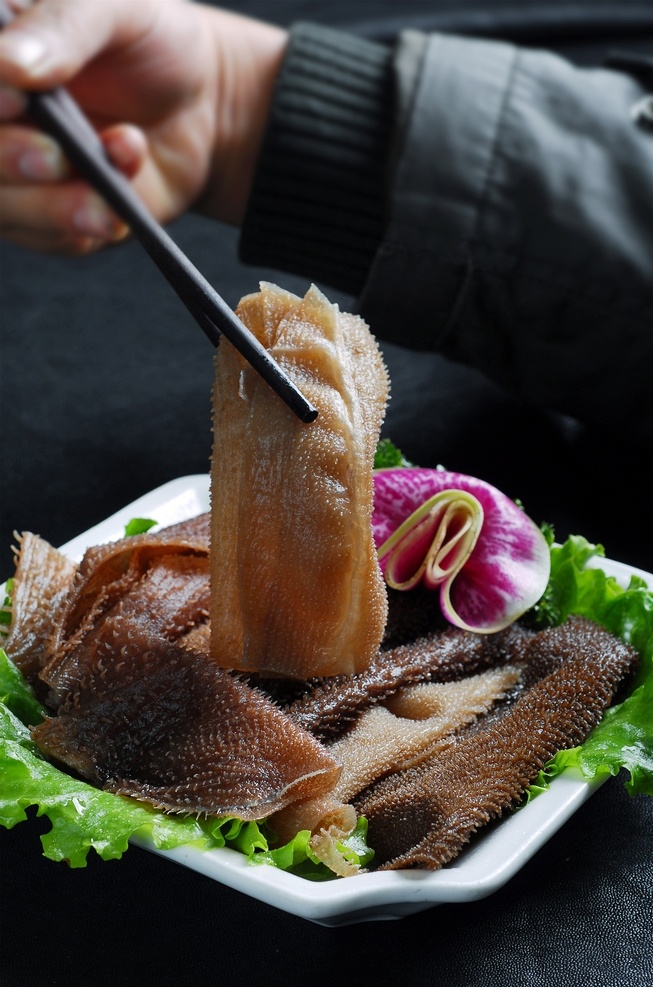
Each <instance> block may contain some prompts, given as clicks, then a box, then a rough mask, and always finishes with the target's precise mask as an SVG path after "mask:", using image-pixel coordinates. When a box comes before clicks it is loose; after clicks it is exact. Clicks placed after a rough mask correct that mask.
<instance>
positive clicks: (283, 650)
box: [211, 284, 389, 679]
mask: <svg viewBox="0 0 653 987" xmlns="http://www.w3.org/2000/svg"><path fill="white" fill-rule="evenodd" d="M237 313H238V315H239V316H240V318H241V319H242V320H243V322H244V323H245V324H246V325H247V326H248V327H249V328H250V329H251V330H252V332H253V333H254V334H255V335H256V337H257V338H258V339H259V340H260V342H261V343H262V344H263V345H264V346H265V347H266V349H268V351H269V352H270V353H271V354H272V356H273V357H274V358H275V359H276V360H277V362H278V363H279V364H280V366H281V367H282V368H283V370H284V371H285V372H286V373H287V374H288V375H289V376H290V377H291V378H292V379H293V380H294V381H295V383H297V385H298V386H299V387H300V388H301V390H302V391H303V393H304V394H305V396H306V397H307V398H308V399H309V400H310V401H311V402H312V403H313V404H314V405H315V406H316V407H317V408H318V412H319V414H318V418H317V421H316V422H314V423H313V424H311V425H305V424H302V423H301V422H299V421H298V420H297V419H296V418H295V416H294V415H293V414H292V412H290V411H289V410H288V409H287V407H286V406H285V405H284V404H283V403H282V402H281V401H280V400H279V398H278V397H277V395H276V394H274V392H273V391H272V390H271V388H270V387H269V386H268V385H267V384H266V383H265V382H264V381H263V380H262V379H261V378H260V377H259V376H258V375H257V374H256V373H255V372H254V371H253V370H251V368H250V367H249V366H248V365H247V364H246V363H245V361H244V360H243V358H242V357H241V356H240V354H239V353H238V352H237V351H236V350H235V349H234V348H233V347H232V346H231V345H230V344H229V343H227V342H226V341H225V342H224V343H221V345H220V348H219V351H218V354H217V357H216V377H215V391H214V446H213V456H212V468H211V516H212V531H211V538H212V542H211V578H212V586H213V588H212V606H211V638H212V641H211V653H212V656H213V657H214V659H215V660H216V661H217V662H218V663H219V664H221V665H223V666H224V667H226V668H238V669H242V670H248V671H257V672H260V673H261V674H265V675H278V676H288V677H291V678H299V679H306V678H310V677H312V676H325V675H336V674H352V673H354V672H357V671H360V670H362V669H364V668H365V667H367V665H368V664H369V662H370V661H371V660H372V658H373V657H374V656H375V655H376V653H377V651H378V648H379V644H380V642H381V639H382V637H383V633H384V628H385V623H386V617H387V600H386V591H385V586H384V584H383V579H382V576H381V573H380V570H379V565H378V561H377V557H376V551H375V547H374V541H373V537H372V530H371V515H372V500H373V479H372V469H373V462H374V452H375V449H376V444H377V441H378V436H379V432H380V428H381V423H382V420H383V416H384V413H385V406H386V402H387V398H388V387H389V385H388V377H387V373H386V369H385V366H384V363H383V360H382V357H381V354H380V352H379V349H378V347H377V344H376V342H375V340H374V338H373V337H372V336H371V334H370V332H369V330H368V328H367V326H366V324H365V323H364V322H363V321H362V320H361V319H359V318H357V317H356V316H352V315H346V314H343V313H341V312H340V311H339V309H338V307H337V306H335V305H332V304H331V303H330V302H329V301H328V300H327V299H326V298H325V297H324V295H323V294H322V293H321V292H320V291H318V289H317V288H315V287H312V288H310V289H309V291H308V292H307V293H306V295H305V297H304V298H298V297H297V296H295V295H292V294H290V293H288V292H286V291H283V290H281V289H279V288H277V287H275V286H274V285H269V284H263V285H262V286H261V290H260V292H258V293H256V294H254V295H249V296H247V297H246V298H244V299H243V300H242V301H241V303H240V305H239V307H238V309H237Z"/></svg>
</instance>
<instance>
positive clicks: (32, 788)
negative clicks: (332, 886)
mask: <svg viewBox="0 0 653 987" xmlns="http://www.w3.org/2000/svg"><path fill="white" fill-rule="evenodd" d="M0 699H1V702H0V825H2V826H5V827H6V828H7V829H11V828H12V827H13V826H15V825H16V823H19V822H23V821H24V820H25V819H27V811H26V810H27V809H29V808H30V807H31V806H36V807H37V814H38V815H39V816H41V815H45V816H47V817H48V818H49V820H50V822H51V824H52V828H51V829H50V830H49V831H48V832H47V833H45V834H44V835H43V836H42V837H41V843H42V845H43V852H44V855H45V856H46V857H48V858H49V859H50V860H56V861H60V860H65V861H67V863H68V864H69V865H70V866H71V867H85V866H86V864H87V858H88V854H89V852H90V850H94V851H95V852H96V853H97V854H98V855H99V856H100V857H101V858H102V859H103V860H115V859H119V858H120V857H121V856H122V855H123V853H124V852H125V851H126V850H127V849H128V846H129V840H130V838H131V837H133V836H138V837H141V838H144V839H146V840H150V841H151V842H152V843H153V844H154V846H155V847H157V848H158V849H160V850H170V849H172V848H174V847H178V846H185V845H188V844H192V845H195V846H197V847H199V848H200V849H203V850H212V849H220V848H221V847H229V848H231V849H233V850H238V851H239V852H240V853H242V854H244V855H245V856H246V857H247V858H248V860H250V861H251V862H258V861H259V860H260V861H265V862H268V863H273V864H274V866H275V867H281V868H284V869H289V870H292V872H293V873H297V874H304V876H308V877H310V878H311V879H313V880H327V879H332V878H334V877H335V875H334V874H333V873H332V872H331V871H330V870H329V869H328V868H327V867H326V866H325V865H324V864H323V863H321V862H320V861H319V860H318V859H317V858H316V857H315V856H314V855H313V854H312V853H311V851H310V848H308V846H306V847H303V848H302V834H299V836H298V837H297V838H296V840H297V843H296V846H295V847H294V848H293V847H292V846H291V845H289V849H286V848H284V847H281V848H280V849H279V850H275V851H270V850H269V845H270V841H271V837H272V833H271V831H270V830H269V828H268V827H267V826H266V824H265V823H264V822H261V823H258V822H253V821H244V820H242V819H236V818H233V817H228V818H209V819H195V818H193V817H187V816H184V817H182V816H175V815H168V814H166V813H163V812H158V811H157V810H156V809H153V808H150V807H149V806H147V805H146V804H145V803H143V802H138V801H137V800H136V799H132V798H128V797H125V796H121V795H114V794H113V793H111V792H103V791H101V790H99V789H97V788H94V787H93V786H92V785H89V784H87V783H86V782H84V781H80V780H78V779H76V778H74V777H72V776H71V775H69V774H67V773H66V772H64V771H61V770H59V768H57V767H55V765H53V764H51V763H50V762H49V761H47V760H46V759H45V758H44V757H43V756H42V755H41V753H40V751H39V750H38V748H37V747H36V745H35V744H34V742H33V741H32V739H31V736H30V732H29V730H28V728H27V726H26V725H25V724H30V725H35V724H37V723H40V722H41V721H42V720H43V718H44V716H45V715H47V714H46V711H45V710H44V709H43V707H42V706H41V705H40V703H39V702H38V701H37V699H36V698H35V696H34V693H33V692H32V689H31V688H30V686H29V685H28V684H27V683H26V682H25V680H24V678H23V676H22V675H21V673H20V671H19V670H18V669H17V668H16V666H15V665H14V664H13V662H12V661H11V659H10V658H9V657H8V656H7V655H6V654H5V652H4V651H2V650H0ZM366 832H367V827H366V825H363V824H362V823H361V822H359V826H358V827H357V829H356V830H355V831H354V832H353V833H352V834H351V836H350V837H348V838H347V840H344V841H343V842H342V844H340V845H339V849H340V852H341V853H342V854H343V856H344V857H345V858H346V859H348V860H351V861H352V862H355V863H359V864H360V865H361V866H364V865H365V863H367V861H368V860H369V859H370V857H371V851H370V849H369V847H367V846H366V844H365V834H366ZM308 836H310V834H308ZM293 842H295V841H293ZM306 843H308V840H306ZM268 854H272V856H268ZM286 863H287V868H286Z"/></svg>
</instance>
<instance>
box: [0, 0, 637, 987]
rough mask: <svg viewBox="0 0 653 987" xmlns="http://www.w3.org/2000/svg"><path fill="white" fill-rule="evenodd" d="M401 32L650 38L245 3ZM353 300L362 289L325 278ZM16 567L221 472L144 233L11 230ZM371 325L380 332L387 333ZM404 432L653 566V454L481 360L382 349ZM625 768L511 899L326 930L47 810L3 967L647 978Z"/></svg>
mask: <svg viewBox="0 0 653 987" xmlns="http://www.w3.org/2000/svg"><path fill="white" fill-rule="evenodd" d="M223 6H230V7H232V8H235V9H239V10H240V11H242V12H245V13H251V14H253V15H254V16H260V17H264V18H267V19H272V20H275V21H276V22H277V23H280V24H289V23H291V22H292V21H293V20H295V19H298V18H301V19H313V20H317V21H319V22H321V23H326V24H331V25H334V26H345V27H347V28H349V29H351V30H354V31H358V32H360V33H362V34H365V35H367V36H369V37H373V38H377V39H379V40H384V41H385V40H391V39H392V37H393V36H394V34H395V33H396V31H397V30H398V29H399V28H400V27H401V26H405V25H407V24H410V25H412V26H418V27H427V28H433V29H441V30H448V31H455V32H459V33H468V34H476V35H483V36H490V37H492V36H496V37H500V38H505V39H508V40H516V41H518V42H520V43H524V44H534V45H540V46H543V47H548V48H551V49H554V50H557V51H559V52H561V53H562V54H564V55H565V56H567V57H570V58H572V59H574V60H575V61H577V62H579V63H582V64H587V65H593V64H600V63H601V61H602V60H603V58H604V57H605V54H606V52H607V51H608V50H609V49H611V48H620V49H622V50H623V49H626V50H630V51H635V50H649V51H650V50H651V47H652V45H653V13H652V10H651V5H650V3H628V2H626V3H589V2H586V3H548V4H542V3H526V2H522V3H495V2H484V3H461V2H459V3H442V2H428V0H423V2H415V0H413V2H401V3H400V2H379V0H369V2H367V0H357V2H353V0H350V2H348V3H346V4H345V3H344V2H337V0H331V2H318V0H297V2H292V0H274V2H272V0H267V2H266V0H260V2H254V0H253V2H243V3H237V2H232V3H226V4H223ZM170 232H171V233H172V235H173V237H174V238H175V239H176V240H177V242H178V243H179V244H180V246H181V247H182V248H183V249H184V250H185V251H186V252H187V253H188V254H189V256H190V257H191V259H192V260H193V261H194V262H195V263H196V264H197V266H198V267H199V268H200V269H201V270H202V272H203V273H204V274H205V275H206V276H207V277H208V278H209V280H210V281H211V282H212V283H213V284H214V285H215V287H216V288H217V290H218V291H219V292H220V293H221V294H222V295H223V297H224V298H225V299H226V300H227V301H228V302H229V303H230V304H231V305H235V304H236V303H237V301H238V299H239V298H240V297H241V296H242V295H243V294H245V293H247V292H249V291H252V290H255V288H256V286H257V284H258V281H259V280H260V279H261V278H268V279H271V280H275V281H277V282H278V283H280V284H282V285H283V286H285V287H287V288H289V289H290V290H293V291H298V292H303V291H304V290H305V289H306V287H307V286H308V285H307V283H306V282H305V281H303V280H302V279H298V278H296V277H292V276H289V275H287V274H285V273H282V272H278V271H274V270H261V269H257V268H246V267H244V266H243V265H241V264H240V263H239V261H238V246H237V233H236V231H234V230H232V229H230V228H228V227H224V226H221V225H218V224H215V223H212V222H210V221H208V220H205V219H202V218H200V217H197V216H187V217H185V218H184V219H183V220H180V221H178V222H177V223H175V224H173V225H172V227H171V228H170ZM321 287H323V288H324V289H325V290H326V291H327V293H328V295H329V296H330V297H331V298H332V300H334V301H338V302H340V303H341V305H342V306H343V307H345V308H346V307H349V306H350V305H351V302H352V300H351V299H348V298H347V297H346V296H343V295H341V294H339V293H338V292H337V291H334V290H333V289H332V288H331V287H330V286H325V285H322V286H321ZM0 291H1V295H0V304H1V308H0V318H1V330H2V370H1V374H0V385H1V387H2V411H1V419H0V425H1V429H0V434H1V436H2V453H1V458H0V471H1V490H0V492H1V496H2V504H1V507H2V530H1V533H0V552H1V553H2V554H1V569H0V576H1V577H2V578H5V577H6V576H8V575H10V574H11V569H12V560H11V551H10V545H11V542H12V532H13V531H14V530H31V531H36V532H38V533H39V534H41V535H42V536H43V537H45V538H47V539H48V540H49V541H51V542H52V543H53V544H55V545H57V544H61V543H63V542H65V541H67V540H68V539H69V538H71V537H72V536H74V535H76V534H78V533H79V532H80V531H84V530H86V529H87V528H89V527H90V526H91V525H92V524H95V523H97V522H98V521H100V520H102V519H103V518H105V517H107V516H108V515H109V514H111V513H113V512H114V511H115V510H117V509H118V508H120V507H122V506H124V505H125V504H127V503H129V502H130V501H132V500H134V499H135V498H136V497H138V496H140V495H141V494H143V493H145V492H147V491H149V490H151V489H153V488H155V487H157V486H158V485H160V484H161V483H164V482H165V481H167V480H170V479H173V478H175V477H178V476H183V475H186V474H191V473H201V472H206V471H207V470H208V465H209V455H210V387H211V380H212V363H211V348H210V346H209V344H208V343H207V341H206V340H205V338H204V336H203V335H202V334H201V332H200V331H199V330H198V329H197V327H196V326H195V325H194V323H192V321H191V320H190V318H189V317H188V316H187V315H186V313H185V310H183V309H182V307H181V305H180V303H179V302H178V300H177V299H176V297H175V296H174V295H173V293H172V291H171V289H170V288H169V287H168V286H167V285H166V283H165V282H164V281H163V280H162V278H161V276H160V275H159V274H158V272H157V271H156V270H155V269H154V267H153V265H152V263H151V262H150V260H149V259H148V258H147V256H146V255H145V254H144V252H143V251H142V249H141V248H140V247H139V246H138V245H136V244H134V243H127V244H123V245H121V246H119V247H117V248H114V249H112V250H109V251H105V252H104V253H102V254H100V255H97V256H93V257H88V258H85V259H83V260H80V259H68V258H62V257H46V256H40V255H35V254H30V253H28V252H26V251H23V250H20V249H18V248H15V247H13V246H9V245H7V244H2V245H0ZM372 328H374V327H372ZM384 351H385V355H386V359H387V362H388V365H389V368H390V373H391V378H392V395H393V396H392V401H391V405H390V410H389V414H388V418H387V424H386V429H385V431H386V433H387V434H389V435H391V436H392V437H393V438H394V439H395V441H397V442H398V443H399V444H400V445H401V446H402V447H403V448H404V451H405V452H406V454H407V455H409V456H410V457H411V458H412V459H413V460H414V461H416V462H419V463H422V464H424V465H435V464H437V463H443V464H444V465H445V466H447V467H448V468H451V469H456V470H461V471H464V472H468V473H472V474H475V475H478V476H482V477H484V478H485V479H487V480H489V481H491V482H493V483H496V484H497V485H498V486H500V487H501V488H502V489H503V490H505V492H506V493H508V494H509V495H510V496H512V497H517V498H520V499H521V500H522V501H523V502H524V504H525V506H526V508H527V510H528V512H529V514H531V516H533V517H534V518H535V519H536V520H537V521H541V520H547V521H550V522H552V523H553V524H554V526H555V530H556V534H557V535H558V537H559V538H561V539H562V538H564V537H565V536H566V535H567V534H569V533H581V534H584V535H585V536H586V537H588V538H589V539H590V540H592V541H599V542H601V543H602V544H603V545H604V546H605V549H606V552H607V554H608V555H609V556H610V557H612V558H617V559H621V560H622V561H624V562H628V563H630V564H632V565H635V566H639V567H641V568H644V569H646V570H649V571H650V570H653V547H652V539H651V534H650V520H649V518H650V487H649V491H648V492H647V489H646V484H647V481H646V479H645V476H644V473H645V471H646V462H647V459H650V450H648V451H647V450H645V449H641V448H637V447H633V446H631V445H630V444H629V443H628V440H627V438H624V437H618V438H615V437H608V436H605V435H592V434H588V433H587V432H585V431H584V430H583V429H581V428H580V427H579V426H578V425H577V424H576V423H574V422H570V421H567V420H563V419H560V418H557V417H552V416H550V415H546V414H544V413H543V412H539V411H536V410H534V409H530V408H525V407H522V406H519V405H517V404H516V403H515V402H514V401H513V400H511V399H510V398H509V397H507V396H506V395H505V394H503V393H501V392H500V391H499V390H498V389H497V388H496V387H494V386H493V385H492V384H490V383H489V382H488V381H486V380H485V379H484V378H483V377H482V376H481V375H480V374H479V373H477V372H475V371H471V370H469V369H467V368H463V367H458V366H454V365H451V364H448V363H447V362H446V361H444V360H442V359H441V358H439V357H437V356H436V355H434V354H419V355H415V354H408V353H404V352H402V351H401V350H399V349H397V348H391V347H384ZM622 781H623V779H613V780H611V781H610V782H608V783H607V784H606V785H605V786H603V788H601V789H600V790H599V791H598V793H597V794H595V795H594V796H593V797H592V798H591V799H590V801H589V802H588V803H586V804H585V805H584V806H583V807H582V808H581V809H580V810H579V811H578V812H577V813H576V815H575V816H574V817H573V818H572V819H571V820H570V821H569V822H568V823H567V824H566V825H565V826H564V827H563V829H562V830H561V831H560V832H559V833H558V834H557V835H556V836H554V837H553V838H552V839H551V840H550V841H549V842H548V843H547V844H546V846H544V847H543V848H542V849H541V850H540V851H539V852H538V854H537V855H536V856H535V857H534V858H533V859H532V860H531V861H530V862H529V863H528V865H527V866H526V867H524V869H523V870H522V871H520V873H519V874H517V876H516V877H515V878H513V879H512V880H511V881H510V883H509V884H508V885H507V886H506V887H505V888H503V889H502V890H500V891H498V892H496V893H495V894H494V895H492V896H491V897H489V898H487V899H485V900H482V901H478V902H474V903H465V904H459V905H442V906H438V907H435V908H432V909H430V910H428V911H426V912H423V913H421V914H419V915H416V916H411V917H408V918H405V919H402V920H401V921H397V922H393V923H391V924H389V925H388V924H385V923H365V924H361V925H356V926H350V927H344V928H340V929H326V928H322V927H320V926H317V925H314V924H312V923H309V922H307V921H305V920H303V919H301V918H296V917H293V916H290V915H287V914H285V913H283V912H280V911H277V910H275V909H273V908H272V907H270V906H267V905H264V904H261V903H259V902H257V901H254V900H252V899H250V898H249V897H247V896H245V895H242V894H240V893H239V892H236V891H232V890H230V889H229V888H226V887H223V886H221V885H218V884H216V883H215V882H212V881H210V880H208V879H206V878H204V877H201V876H199V875H197V874H195V873H191V872H190V871H186V870H185V869H184V868H182V867H179V866H176V865H173V864H172V863H170V862H168V861H165V860H162V859H160V858H159V857H155V856H152V855H150V854H148V853H146V852H144V851H141V850H138V849H136V848H133V849H131V850H130V851H129V852H128V853H127V854H126V855H125V857H124V858H123V859H122V860H121V861H120V862H111V863H102V862H101V861H99V860H98V859H97V858H92V859H90V860H89V865H88V867H87V868H86V869H84V870H69V869H67V868H66V867H65V865H63V864H54V863H51V862H49V861H46V860H44V859H42V857H41V856H40V845H39V839H38V837H39V833H40V832H42V831H44V830H45V829H47V824H46V823H44V822H43V821H42V820H31V821H30V822H29V823H24V824H22V825H20V826H18V827H17V828H15V829H14V830H12V831H9V832H6V831H4V830H3V831H2V834H1V835H2V881H3V889H2V909H3V917H2V927H3V958H2V969H3V972H4V976H3V982H4V983H6V984H7V985H8V987H9V985H12V987H13V985H14V984H16V985H17V984H27V985H31V984H36V983H39V984H44V985H47V984H57V985H59V984H62V985H63V984H68V985H71V987H77V985H79V987H82V985H91V984H92V985H105V984H106V985H109V984H111V985H117V984H122V983H132V982H140V983H142V984H146V985H149V984H153V985H154V984H157V985H172V984H177V983H181V984H184V983H190V982H196V983H199V982H202V981H205V982H211V983H212V982H219V981H221V980H224V979H225V978H226V979H228V980H229V981H230V982H236V981H238V982H242V983H244V984H247V985H250V984H252V985H254V984H268V983H277V982H279V983H281V982H285V983H289V984H304V983H306V984H308V983H310V984H315V985H317V987H319V985H321V984H325V985H326V984H327V983H328V984H331V983H333V982H334V981H336V982H337V981H342V982H345V983H354V982H356V981H361V982H367V983H371V982H379V981H381V980H383V982H388V981H389V982H396V981H398V980H401V981H402V982H405V983H410V984H423V985H435V984H443V985H444V984H446V985H452V987H453V985H470V987H472V985H476V984H479V985H480V984H483V985H484V987H486V985H494V984H497V985H499V984H504V983H513V984H517V985H533V987H539V985H552V987H556V985H560V987H562V985H572V984H573V985H579V987H580V985H583V987H595V985H596V987H599V985H601V987H603V985H605V987H607V985H610V987H612V985H614V987H645V985H646V987H650V984H651V983H652V982H653V947H652V945H651V928H652V920H653V866H652V862H651V857H652V853H651V849H652V847H651V832H652V827H653V800H651V799H649V798H645V797H641V796H639V797H635V798H630V797H629V796H628V795H627V794H626V793H625V791H624V788H623V784H622Z"/></svg>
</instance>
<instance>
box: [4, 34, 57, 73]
mask: <svg viewBox="0 0 653 987" xmlns="http://www.w3.org/2000/svg"><path fill="white" fill-rule="evenodd" d="M0 49H1V50H2V60H3V61H4V62H9V63H10V64H12V65H15V66H16V67H17V68H20V69H24V70H27V71H29V72H34V71H35V70H36V69H39V70H40V69H42V68H43V66H45V65H46V63H47V62H48V59H49V56H48V49H47V47H46V45H45V43H44V42H43V41H42V40H41V39H40V38H37V37H35V36H34V35H33V34H26V33H25V32H24V31H18V30H15V31H3V32H2V38H1V39H0Z"/></svg>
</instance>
